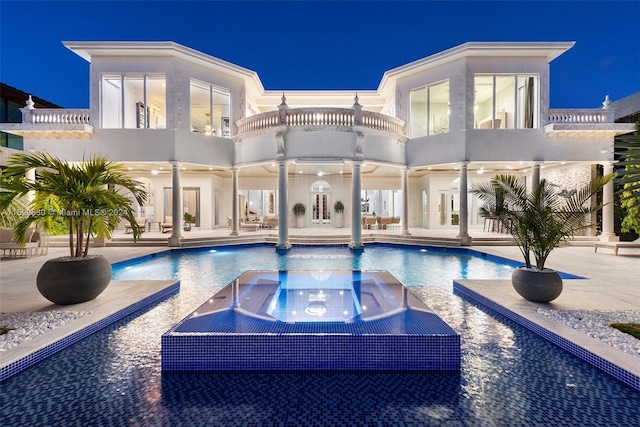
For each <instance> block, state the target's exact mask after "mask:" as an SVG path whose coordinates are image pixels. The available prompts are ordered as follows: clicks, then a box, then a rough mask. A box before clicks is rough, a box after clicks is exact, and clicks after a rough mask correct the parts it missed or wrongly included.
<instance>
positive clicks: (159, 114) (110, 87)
mask: <svg viewBox="0 0 640 427" xmlns="http://www.w3.org/2000/svg"><path fill="white" fill-rule="evenodd" d="M165 82H166V79H165V76H164V75H146V74H126V75H125V74H114V75H104V76H102V86H101V89H102V91H101V109H100V110H101V123H102V127H103V128H105V129H120V128H125V129H136V128H137V129H164V128H166V127H167V101H166V83H165Z"/></svg>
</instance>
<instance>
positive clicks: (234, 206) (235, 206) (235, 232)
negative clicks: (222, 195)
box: [229, 167, 240, 236]
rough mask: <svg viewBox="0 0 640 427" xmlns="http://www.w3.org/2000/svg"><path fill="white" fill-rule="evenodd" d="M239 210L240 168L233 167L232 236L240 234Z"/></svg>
mask: <svg viewBox="0 0 640 427" xmlns="http://www.w3.org/2000/svg"><path fill="white" fill-rule="evenodd" d="M239 219H240V218H239V212H238V168H236V167H233V168H231V233H229V234H230V235H231V236H237V235H238V229H239V227H240V224H239V222H240V221H239Z"/></svg>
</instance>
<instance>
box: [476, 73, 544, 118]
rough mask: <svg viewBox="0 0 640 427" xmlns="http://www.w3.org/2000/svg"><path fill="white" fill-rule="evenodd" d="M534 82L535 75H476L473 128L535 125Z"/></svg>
mask: <svg viewBox="0 0 640 427" xmlns="http://www.w3.org/2000/svg"><path fill="white" fill-rule="evenodd" d="M537 82H538V78H537V76H534V75H516V74H501V75H493V74H491V75H486V74H485V75H482V74H478V75H476V76H475V78H474V87H475V99H474V104H473V111H474V128H475V129H532V128H537V127H538V122H537V117H538V96H537V90H538V89H537Z"/></svg>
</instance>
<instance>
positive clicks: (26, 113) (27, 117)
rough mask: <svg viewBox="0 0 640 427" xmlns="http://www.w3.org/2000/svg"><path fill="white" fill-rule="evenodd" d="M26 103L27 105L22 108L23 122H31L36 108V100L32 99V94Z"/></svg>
mask: <svg viewBox="0 0 640 427" xmlns="http://www.w3.org/2000/svg"><path fill="white" fill-rule="evenodd" d="M26 104H27V106H26V107H24V108H21V109H20V111H21V112H22V123H31V111H32V110H35V109H36V107H35V106H34V104H35V102H33V99H31V95H29V99H27V102H26Z"/></svg>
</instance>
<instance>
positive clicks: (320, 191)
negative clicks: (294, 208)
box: [311, 181, 331, 225]
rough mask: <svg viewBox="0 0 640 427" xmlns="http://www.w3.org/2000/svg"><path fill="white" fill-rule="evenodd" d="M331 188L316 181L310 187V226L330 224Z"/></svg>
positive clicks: (324, 183) (323, 182) (327, 184)
mask: <svg viewBox="0 0 640 427" xmlns="http://www.w3.org/2000/svg"><path fill="white" fill-rule="evenodd" d="M330 196H331V186H330V185H329V183H327V182H325V181H316V182H314V183H313V185H312V186H311V207H312V212H311V224H312V225H329V224H331V205H330Z"/></svg>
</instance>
